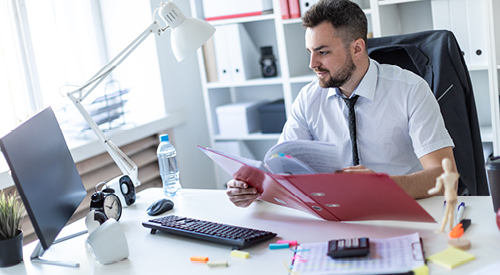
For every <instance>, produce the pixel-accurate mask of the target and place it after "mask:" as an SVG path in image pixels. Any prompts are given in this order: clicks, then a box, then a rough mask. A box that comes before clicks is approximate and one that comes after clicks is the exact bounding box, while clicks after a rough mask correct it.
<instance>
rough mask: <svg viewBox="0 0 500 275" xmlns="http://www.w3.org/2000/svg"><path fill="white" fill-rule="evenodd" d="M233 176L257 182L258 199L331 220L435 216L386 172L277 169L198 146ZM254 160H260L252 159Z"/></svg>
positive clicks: (427, 219) (426, 219) (429, 218)
mask: <svg viewBox="0 0 500 275" xmlns="http://www.w3.org/2000/svg"><path fill="white" fill-rule="evenodd" d="M198 148H200V149H201V150H202V151H203V152H204V153H205V154H206V155H207V156H208V157H210V158H211V159H212V160H213V161H215V162H216V163H217V164H218V165H219V166H220V167H221V168H222V169H224V170H225V171H226V172H227V173H228V174H229V175H231V176H232V177H233V178H235V179H238V180H242V181H245V182H247V183H248V184H250V185H251V186H253V187H255V188H256V189H257V190H258V191H259V192H260V193H261V194H262V195H261V196H260V198H259V199H261V200H264V201H267V202H270V203H273V204H277V205H281V206H285V207H290V208H294V209H297V210H301V211H303V212H306V213H309V214H311V215H314V216H316V217H319V218H322V219H325V220H329V221H363V220H398V221H413V222H436V221H435V220H434V218H432V216H430V215H429V213H427V212H426V211H425V210H424V209H423V208H422V207H421V206H420V205H419V204H418V203H417V202H416V201H415V200H414V199H413V198H412V197H410V196H409V195H408V194H407V193H406V192H405V191H404V190H403V189H401V187H399V186H398V185H397V184H396V183H395V182H394V181H393V180H392V179H391V178H390V177H389V176H388V175H386V174H362V173H360V174H355V173H332V174H303V175H277V174H271V173H267V172H264V171H262V170H261V169H258V168H256V167H253V166H251V165H248V164H245V163H243V162H241V161H238V160H236V159H234V158H232V157H231V156H228V155H225V154H222V153H220V152H216V151H214V150H211V149H209V148H204V147H201V146H198ZM254 162H256V161H254Z"/></svg>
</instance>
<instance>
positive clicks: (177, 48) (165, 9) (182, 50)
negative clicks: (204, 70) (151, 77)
mask: <svg viewBox="0 0 500 275" xmlns="http://www.w3.org/2000/svg"><path fill="white" fill-rule="evenodd" d="M158 13H159V15H160V17H161V18H162V19H163V21H165V23H167V24H168V25H169V27H170V29H171V31H172V34H171V41H170V43H171V45H172V52H173V53H174V56H175V58H176V59H177V61H179V62H180V61H182V60H183V59H184V58H186V57H188V56H189V55H191V54H192V53H194V52H195V51H196V50H197V49H198V48H199V47H201V46H202V45H203V44H205V42H207V40H208V39H209V38H210V37H212V35H213V34H214V32H215V28H214V27H213V26H212V25H210V24H208V23H207V22H206V21H203V20H201V19H198V18H190V17H186V16H184V14H183V13H182V11H181V10H180V9H179V8H178V7H177V6H176V5H175V4H174V3H173V2H172V1H169V2H167V3H162V4H161V9H160V10H159V11H158Z"/></svg>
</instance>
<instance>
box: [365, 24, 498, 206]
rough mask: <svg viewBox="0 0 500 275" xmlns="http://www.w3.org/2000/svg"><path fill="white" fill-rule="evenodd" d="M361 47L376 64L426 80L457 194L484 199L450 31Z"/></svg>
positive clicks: (467, 97) (469, 105)
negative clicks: (444, 132) (448, 142)
mask: <svg viewBox="0 0 500 275" xmlns="http://www.w3.org/2000/svg"><path fill="white" fill-rule="evenodd" d="M367 48H368V55H369V56H370V57H371V58H372V59H374V60H377V61H378V62H379V63H385V64H394V65H398V66H400V67H402V68H404V69H407V70H410V71H412V72H414V73H416V74H418V75H420V76H421V77H422V78H424V79H425V81H427V83H428V84H429V86H430V87H431V90H432V91H433V93H434V95H435V97H436V99H437V101H438V103H439V106H440V108H441V114H442V115H443V118H444V122H445V125H446V128H447V129H448V132H449V133H450V135H451V138H452V139H453V142H454V143H455V148H454V149H453V154H454V155H455V162H456V164H457V169H458V172H459V174H460V180H459V187H458V194H459V195H467V194H470V195H474V196H476V195H485V196H487V195H489V191H488V183H487V179H486V172H485V169H484V156H483V148H482V142H481V135H480V131H479V122H478V119H477V112H476V104H475V101H474V95H473V91H472V83H471V80H470V76H469V71H468V70H467V66H466V65H465V61H464V58H463V56H462V52H461V51H460V47H459V45H458V42H457V40H456V38H455V36H454V35H453V33H452V32H450V31H445V30H438V31H426V32H420V33H414V34H406V35H397V36H388V37H380V38H370V39H368V45H367Z"/></svg>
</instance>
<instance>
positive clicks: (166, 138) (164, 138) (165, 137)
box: [160, 135, 168, 142]
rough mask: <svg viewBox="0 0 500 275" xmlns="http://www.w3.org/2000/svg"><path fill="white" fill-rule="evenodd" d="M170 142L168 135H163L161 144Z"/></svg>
mask: <svg viewBox="0 0 500 275" xmlns="http://www.w3.org/2000/svg"><path fill="white" fill-rule="evenodd" d="M164 141H168V135H161V136H160V142H164Z"/></svg>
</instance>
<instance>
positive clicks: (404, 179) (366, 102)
mask: <svg viewBox="0 0 500 275" xmlns="http://www.w3.org/2000/svg"><path fill="white" fill-rule="evenodd" d="M302 23H303V25H304V26H305V27H306V35H305V40H306V48H307V50H308V51H309V52H310V56H311V57H310V64H309V67H310V68H311V69H313V70H314V72H315V73H316V75H317V77H318V79H317V80H315V81H313V82H312V83H310V84H308V85H306V86H305V87H304V88H303V89H302V90H301V92H300V93H299V95H298V96H297V98H296V100H295V102H294V104H293V106H292V110H291V112H290V116H289V118H288V120H287V122H286V124H285V127H284V129H283V133H282V134H281V136H280V139H279V141H278V142H283V141H287V140H295V139H305V140H319V141H323V142H332V143H335V144H336V145H337V146H338V150H339V157H340V158H341V161H342V164H343V165H344V167H346V168H344V172H347V173H374V172H377V173H387V174H389V175H391V178H392V179H393V180H394V181H395V182H396V183H398V185H399V186H401V187H402V188H403V189H404V190H405V191H406V192H407V193H408V194H409V195H411V196H412V197H414V198H424V197H427V196H429V195H428V193H427V191H428V190H429V189H431V188H432V187H434V183H435V181H436V178H437V177H438V176H439V175H440V174H441V173H443V169H442V166H441V161H442V159H443V158H449V159H450V160H454V157H453V151H452V148H453V141H452V140H451V138H450V136H449V134H448V132H447V130H446V128H445V126H444V122H443V118H442V116H441V113H440V110H439V106H438V104H437V101H436V99H435V98H434V95H433V94H432V92H431V90H430V88H429V86H428V85H427V83H426V82H425V81H424V80H423V79H422V78H420V77H419V76H417V75H415V74H413V73H412V72H409V71H406V70H402V69H401V68H399V67H397V66H392V65H381V64H379V63H377V62H376V61H374V60H371V59H370V58H369V57H368V53H367V50H366V40H367V38H366V34H367V21H366V16H365V14H364V12H363V11H362V10H361V8H360V7H359V6H358V5H357V4H355V3H354V2H351V1H348V0H321V1H320V2H318V3H317V4H316V5H315V6H313V7H311V9H310V10H309V11H308V12H307V13H306V14H305V16H304V18H303V19H302ZM349 99H352V100H349ZM350 101H351V102H352V101H354V102H355V105H354V112H353V113H354V116H355V118H354V116H353V117H352V118H351V117H350V114H349V107H348V104H349V102H350ZM351 112H352V109H351ZM351 115H352V114H351ZM350 124H353V126H354V127H353V128H355V132H354V133H353V130H352V129H350V128H349V127H350ZM353 135H354V136H353ZM353 140H354V141H356V142H353ZM358 162H359V165H357V163H358ZM452 171H453V172H456V165H455V162H454V161H452ZM456 189H457V186H455V190H456ZM227 194H228V196H229V199H230V200H231V201H232V202H233V203H234V204H235V205H237V206H240V207H246V206H248V205H250V204H251V203H252V202H253V201H254V200H255V199H256V198H258V196H259V195H260V194H258V192H257V190H255V189H254V188H252V187H250V186H248V184H247V183H246V182H243V181H238V180H231V181H229V182H228V189H227ZM441 194H442V192H441Z"/></svg>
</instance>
